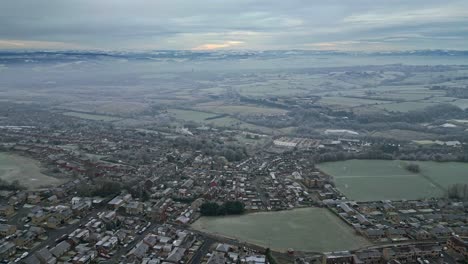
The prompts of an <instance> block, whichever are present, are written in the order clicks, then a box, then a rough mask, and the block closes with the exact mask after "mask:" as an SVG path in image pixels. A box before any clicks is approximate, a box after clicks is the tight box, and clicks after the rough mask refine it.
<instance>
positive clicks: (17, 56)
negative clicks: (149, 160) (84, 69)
mask: <svg viewBox="0 0 468 264" xmlns="http://www.w3.org/2000/svg"><path fill="white" fill-rule="evenodd" d="M332 55H341V56H458V57H460V56H463V57H468V51H455V50H413V51H392V52H342V51H309V50H271V51H183V50H182V51H181V50H157V51H144V52H143V51H142V52H122V51H83V50H81V51H73V50H70V51H50V50H49V51H37V50H34V51H27V50H21V51H0V64H15V63H47V62H50V63H57V62H76V61H88V60H102V59H108V60H129V61H171V60H173V61H179V60H182V61H197V60H199V61H206V60H239V59H258V60H263V59H275V58H287V57H306V56H332Z"/></svg>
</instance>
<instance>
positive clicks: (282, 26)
mask: <svg viewBox="0 0 468 264" xmlns="http://www.w3.org/2000/svg"><path fill="white" fill-rule="evenodd" d="M466 10H468V3H466V1H460V0H448V1H444V3H442V2H441V1H436V0H426V1H424V0H412V1H407V0H405V1H403V0H392V1H375V0H354V1H347V0H341V1H339V0H330V1H318V0H288V1H279V0H223V1H219V0H200V1H190V0H157V1H144V0H99V1H96V0H80V1H79V0H69V1H63V0H15V1H3V2H2V3H1V4H0V25H2V26H1V27H0V40H1V41H3V42H0V48H9V47H8V45H7V44H6V43H9V42H11V41H15V42H14V43H21V41H23V42H24V44H25V45H28V47H29V46H30V45H34V43H37V42H41V43H43V44H44V45H46V42H51V43H65V44H64V46H67V47H68V46H74V45H76V46H84V47H90V48H97V49H191V48H195V47H223V48H239V49H289V48H295V49H297V48H311V47H314V45H315V44H317V43H319V44H320V43H327V42H334V43H341V44H342V45H345V44H346V45H353V43H356V42H358V41H362V40H365V39H379V38H382V35H383V34H385V35H389V36H398V35H400V36H401V35H406V36H407V37H406V38H402V37H400V38H397V37H392V38H389V39H387V40H383V41H385V42H389V43H390V42H392V41H390V40H391V39H393V40H394V41H393V42H405V41H407V40H409V39H411V41H408V43H406V45H405V47H408V48H446V47H452V46H458V45H459V41H460V39H457V38H455V37H459V38H461V39H462V40H468V37H467V34H466V28H467V27H468V19H467V18H468V11H466ZM447 32H450V34H447ZM411 34H413V37H411V38H409V37H408V36H409V35H411ZM416 35H420V36H425V38H426V37H427V38H429V37H432V38H433V39H438V40H439V41H438V42H435V43H434V44H431V43H430V42H427V41H423V40H424V39H425V38H421V37H420V38H416V37H414V36H416ZM418 40H420V44H423V45H425V46H422V47H421V46H420V45H418ZM353 41H354V42H353ZM1 43H4V44H3V45H2V44H1ZM226 43H242V44H236V45H228V44H226ZM44 45H41V48H43V46H44ZM435 45H437V46H435ZM400 46H401V45H399V46H398V47H400ZM16 47H18V46H16ZM33 47H34V46H33ZM315 47H319V46H315ZM329 47H332V46H329ZM336 47H337V48H340V47H338V46H336ZM395 47H397V46H395ZM10 48H12V47H10ZM54 48H57V44H56V45H54ZM64 48H66V47H64Z"/></svg>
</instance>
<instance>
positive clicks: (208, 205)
mask: <svg viewBox="0 0 468 264" xmlns="http://www.w3.org/2000/svg"><path fill="white" fill-rule="evenodd" d="M244 211H245V205H244V203H242V202H240V201H227V202H225V203H223V204H222V205H219V204H218V203H215V202H205V203H203V204H202V205H201V206H200V213H201V214H202V215H205V216H218V215H235V214H243V213H244Z"/></svg>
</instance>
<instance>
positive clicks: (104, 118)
mask: <svg viewBox="0 0 468 264" xmlns="http://www.w3.org/2000/svg"><path fill="white" fill-rule="evenodd" d="M62 114H63V115H67V116H73V117H78V118H82V119H88V120H95V121H108V122H112V121H117V120H121V118H118V117H113V116H106V115H95V114H86V113H78V112H65V113H62Z"/></svg>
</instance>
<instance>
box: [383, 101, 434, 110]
mask: <svg viewBox="0 0 468 264" xmlns="http://www.w3.org/2000/svg"><path fill="white" fill-rule="evenodd" d="M434 105H436V103H425V102H402V103H391V104H380V105H377V106H376V107H378V108H381V109H385V110H387V111H391V112H409V111H418V110H424V109H425V108H426V107H429V106H434Z"/></svg>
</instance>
